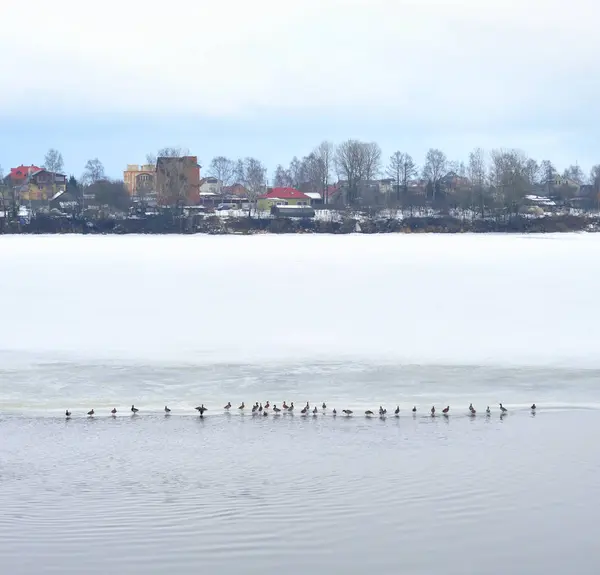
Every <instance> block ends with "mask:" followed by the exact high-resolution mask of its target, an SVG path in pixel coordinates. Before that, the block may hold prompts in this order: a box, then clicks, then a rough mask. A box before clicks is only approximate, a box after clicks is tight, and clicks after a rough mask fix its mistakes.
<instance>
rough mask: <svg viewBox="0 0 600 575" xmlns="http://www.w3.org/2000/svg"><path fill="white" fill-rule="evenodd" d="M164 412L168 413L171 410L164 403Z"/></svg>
mask: <svg viewBox="0 0 600 575" xmlns="http://www.w3.org/2000/svg"><path fill="white" fill-rule="evenodd" d="M165 413H166V414H167V415H168V414H169V413H171V410H170V409H169V408H168V407H167V406H166V405H165Z"/></svg>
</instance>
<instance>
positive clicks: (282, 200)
mask: <svg viewBox="0 0 600 575" xmlns="http://www.w3.org/2000/svg"><path fill="white" fill-rule="evenodd" d="M310 203H311V200H310V197H309V196H307V195H306V194H303V193H302V192H300V191H299V190H296V189H295V188H272V189H271V190H270V191H269V192H267V193H266V194H265V195H264V196H259V197H258V210H259V211H261V212H267V211H269V210H270V209H271V208H272V207H273V206H310Z"/></svg>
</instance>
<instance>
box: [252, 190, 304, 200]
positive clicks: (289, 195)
mask: <svg viewBox="0 0 600 575" xmlns="http://www.w3.org/2000/svg"><path fill="white" fill-rule="evenodd" d="M261 197H262V198H263V199H276V200H309V199H310V198H309V197H308V196H307V195H306V194H303V193H302V192H301V191H299V190H296V189H295V188H273V189H272V190H271V191H270V192H268V193H266V194H265V195H264V196H261Z"/></svg>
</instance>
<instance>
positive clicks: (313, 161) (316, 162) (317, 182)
mask: <svg viewBox="0 0 600 575" xmlns="http://www.w3.org/2000/svg"><path fill="white" fill-rule="evenodd" d="M324 171H325V166H324V164H323V161H322V160H321V158H319V157H318V156H317V154H316V153H315V152H311V153H310V154H308V156H306V157H305V158H304V159H303V160H302V174H303V178H304V182H303V183H302V187H301V190H302V191H309V192H313V193H318V194H323V180H324V179H325V174H324ZM323 195H324V194H323Z"/></svg>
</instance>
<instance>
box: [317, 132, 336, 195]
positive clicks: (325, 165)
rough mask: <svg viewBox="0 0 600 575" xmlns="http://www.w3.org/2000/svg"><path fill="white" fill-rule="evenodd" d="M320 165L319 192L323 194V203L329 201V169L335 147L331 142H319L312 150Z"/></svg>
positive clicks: (332, 162) (332, 161)
mask: <svg viewBox="0 0 600 575" xmlns="http://www.w3.org/2000/svg"><path fill="white" fill-rule="evenodd" d="M313 153H314V155H315V157H316V158H317V160H318V161H319V163H320V166H321V186H320V187H321V190H320V191H321V192H322V194H323V203H325V204H327V203H329V197H328V193H327V192H328V189H329V178H330V177H331V169H332V167H333V164H334V157H335V156H334V154H335V149H334V147H333V144H332V143H331V142H327V141H323V142H321V143H320V144H319V145H318V146H317V148H316V149H315V151H314V152H313Z"/></svg>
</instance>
